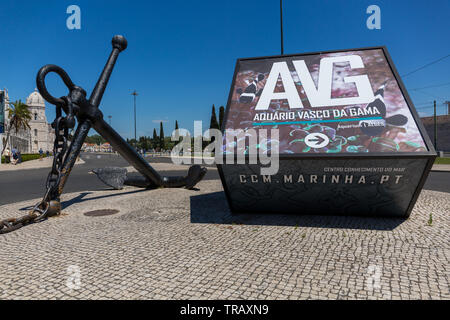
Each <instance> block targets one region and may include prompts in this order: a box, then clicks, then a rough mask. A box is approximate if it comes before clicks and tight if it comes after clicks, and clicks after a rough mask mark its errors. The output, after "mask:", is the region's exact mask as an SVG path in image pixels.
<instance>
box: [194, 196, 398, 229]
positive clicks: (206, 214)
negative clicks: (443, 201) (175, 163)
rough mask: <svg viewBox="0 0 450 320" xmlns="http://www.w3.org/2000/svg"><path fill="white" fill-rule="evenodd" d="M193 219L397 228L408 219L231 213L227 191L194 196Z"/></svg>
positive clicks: (216, 221)
mask: <svg viewBox="0 0 450 320" xmlns="http://www.w3.org/2000/svg"><path fill="white" fill-rule="evenodd" d="M190 203H191V223H215V224H244V225H266V226H298V227H312V228H342V229H368V230H393V229H395V228H396V227H397V226H399V225H400V224H402V223H403V222H404V221H406V219H398V218H397V219H396V218H384V217H380V218H377V217H356V216H345V217H341V216H325V215H324V216H317V215H300V214H269V213H260V214H258V213H239V214H233V213H231V211H230V209H229V207H228V203H227V200H226V198H225V193H224V192H213V193H208V194H202V195H198V196H191V198H190Z"/></svg>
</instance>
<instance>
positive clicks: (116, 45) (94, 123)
mask: <svg viewBox="0 0 450 320" xmlns="http://www.w3.org/2000/svg"><path fill="white" fill-rule="evenodd" d="M112 47H113V49H112V52H111V54H110V56H109V58H108V61H107V62H106V65H105V67H104V69H103V71H102V73H101V75H100V78H99V79H98V81H97V84H96V85H95V88H94V90H93V91H92V94H91V96H90V98H89V100H87V99H86V91H85V90H83V89H82V88H81V87H79V86H76V85H74V84H73V82H72V80H71V79H70V77H69V75H68V74H67V73H66V72H65V71H64V70H63V69H62V68H60V67H58V66H55V65H46V66H44V67H42V68H41V69H40V70H39V72H38V74H37V78H36V83H37V88H38V90H39V92H40V93H41V95H42V96H43V97H44V99H45V100H47V101H48V102H49V103H51V104H54V105H56V106H57V119H56V120H55V122H54V123H53V124H52V126H53V127H54V128H55V133H56V142H55V148H57V147H58V143H60V145H61V146H63V145H64V143H66V145H67V142H66V141H65V139H66V138H64V135H63V131H64V132H65V133H66V136H67V130H68V129H69V128H73V127H74V126H75V119H76V120H78V126H77V129H76V131H75V134H74V136H73V138H72V141H71V143H70V145H69V146H67V148H63V149H65V150H64V151H63V152H61V153H60V154H57V155H55V161H57V162H58V158H59V161H60V162H61V165H60V166H59V167H58V166H55V164H54V166H53V169H52V170H53V171H54V177H53V178H52V177H51V174H50V175H49V179H48V180H47V188H48V189H51V190H48V191H47V193H46V196H45V197H44V199H43V201H42V203H41V205H40V206H39V207H40V208H46V209H47V210H46V211H48V215H54V214H58V213H59V211H60V210H61V209H60V208H61V206H60V202H59V197H60V195H61V193H62V190H63V188H64V185H65V183H66V181H67V178H68V177H69V175H70V172H71V170H72V168H73V166H74V164H75V161H76V159H77V157H78V156H79V154H80V151H81V147H82V145H83V142H84V141H85V139H86V136H87V134H88V132H89V129H91V127H92V128H94V129H95V130H96V131H97V132H98V133H99V134H100V135H101V136H102V137H103V138H104V139H105V140H106V141H108V142H109V143H110V144H111V146H112V147H113V148H114V149H115V150H116V151H117V152H118V153H119V154H120V155H121V156H122V157H123V158H125V160H127V161H128V162H129V163H130V164H131V165H132V166H133V167H134V168H135V169H136V170H137V171H138V172H139V173H140V174H142V176H136V175H129V174H127V172H126V169H124V168H103V169H97V170H94V173H96V174H97V176H98V177H99V178H100V179H101V180H102V181H103V182H104V183H106V184H107V185H110V186H112V187H114V188H116V189H120V188H122V186H123V184H125V185H132V186H137V187H142V188H159V187H165V188H179V187H186V188H188V189H192V188H193V187H194V186H195V185H196V184H197V183H198V182H199V181H200V180H201V179H202V178H203V176H204V175H205V173H206V171H207V170H206V168H204V167H200V166H199V165H193V166H191V167H190V168H189V171H188V174H187V176H185V177H164V176H161V175H160V174H159V173H158V172H157V171H156V170H155V169H153V168H152V166H150V165H149V163H148V162H147V161H146V160H144V158H142V157H141V156H140V155H139V153H137V152H136V151H135V149H134V148H133V147H131V146H130V145H129V144H128V143H127V142H126V141H125V140H124V139H123V138H122V137H121V136H120V135H119V134H118V133H117V132H116V131H115V130H114V129H113V128H112V127H111V126H109V125H108V123H106V122H105V121H104V120H103V114H102V112H101V111H100V110H99V108H98V107H99V105H100V101H101V99H102V96H103V93H104V91H105V88H106V86H107V84H108V80H109V77H110V75H111V72H112V70H113V68H114V65H115V63H116V60H117V57H118V56H119V53H120V52H121V51H123V50H125V49H126V47H127V40H126V39H125V38H124V37H123V36H120V35H117V36H114V37H113V39H112ZM50 72H55V73H56V74H58V75H59V76H60V77H61V79H62V80H63V81H64V84H65V85H66V86H67V88H68V89H69V94H68V95H67V96H65V97H61V98H55V97H53V96H52V95H50V94H49V92H48V91H47V88H46V85H45V77H46V75H47V74H48V73H50ZM61 109H62V110H63V111H64V112H65V114H66V116H65V117H61ZM58 116H59V118H58ZM58 119H59V121H57V120H58ZM59 140H60V142H59ZM55 167H56V168H55ZM49 185H50V186H51V185H53V187H52V188H49ZM46 197H47V199H45V198H46ZM45 202H47V203H45ZM41 210H44V209H41Z"/></svg>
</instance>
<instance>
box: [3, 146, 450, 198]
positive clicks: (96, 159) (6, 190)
mask: <svg viewBox="0 0 450 320" xmlns="http://www.w3.org/2000/svg"><path fill="white" fill-rule="evenodd" d="M81 158H82V159H83V160H84V161H85V163H84V164H82V165H77V166H75V167H74V169H73V171H72V173H71V174H70V178H69V180H68V182H67V184H66V186H65V189H64V192H78V191H85V190H90V191H96V190H104V189H105V188H108V187H106V186H105V185H104V184H103V183H102V182H100V181H99V180H98V179H97V177H96V176H95V175H93V174H89V172H90V171H91V170H92V169H95V168H103V167H107V166H110V167H126V166H129V164H128V163H127V162H126V161H125V160H124V159H123V158H122V157H120V156H116V155H109V154H106V155H105V154H93V153H87V154H82V155H81ZM147 160H148V161H149V162H150V163H152V162H166V163H170V162H171V160H170V158H168V157H155V158H152V157H147ZM48 171H49V168H42V169H30V170H26V171H25V170H24V171H6V172H0V205H3V204H8V203H14V202H18V201H23V200H29V199H35V198H39V197H42V196H43V193H44V186H45V180H46V178H47V174H48ZM165 174H166V175H172V176H173V175H185V174H186V171H169V172H165ZM213 179H219V174H218V172H217V170H209V171H208V173H207V174H206V176H205V180H213ZM425 189H427V190H433V191H441V192H450V172H431V173H430V176H429V177H428V180H427V182H426V184H425Z"/></svg>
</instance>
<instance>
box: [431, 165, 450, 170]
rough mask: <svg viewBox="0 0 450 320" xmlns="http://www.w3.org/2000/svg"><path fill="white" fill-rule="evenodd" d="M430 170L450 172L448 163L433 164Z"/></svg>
mask: <svg viewBox="0 0 450 320" xmlns="http://www.w3.org/2000/svg"><path fill="white" fill-rule="evenodd" d="M431 171H440V172H450V164H434V165H433V167H432V168H431Z"/></svg>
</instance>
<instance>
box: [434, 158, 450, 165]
mask: <svg viewBox="0 0 450 320" xmlns="http://www.w3.org/2000/svg"><path fill="white" fill-rule="evenodd" d="M434 163H435V164H450V158H436V160H435V161H434Z"/></svg>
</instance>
